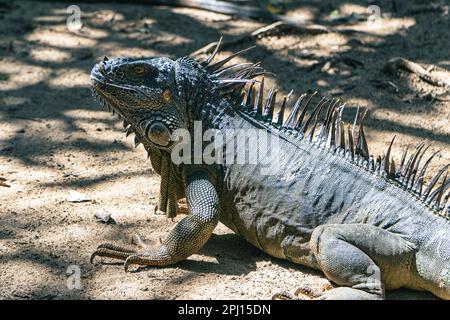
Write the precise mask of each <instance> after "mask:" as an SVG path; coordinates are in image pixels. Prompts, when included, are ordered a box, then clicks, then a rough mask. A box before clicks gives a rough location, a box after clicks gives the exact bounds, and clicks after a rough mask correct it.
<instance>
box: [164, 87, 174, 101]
mask: <svg viewBox="0 0 450 320" xmlns="http://www.w3.org/2000/svg"><path fill="white" fill-rule="evenodd" d="M163 98H164V101H165V102H169V101H170V99H172V95H171V94H170V90H169V89H166V90H164V92H163Z"/></svg>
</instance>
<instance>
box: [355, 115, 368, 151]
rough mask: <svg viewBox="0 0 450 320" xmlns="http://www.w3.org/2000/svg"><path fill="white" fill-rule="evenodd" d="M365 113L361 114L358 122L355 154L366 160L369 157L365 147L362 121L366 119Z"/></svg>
mask: <svg viewBox="0 0 450 320" xmlns="http://www.w3.org/2000/svg"><path fill="white" fill-rule="evenodd" d="M366 114H367V111H364V112H363V113H362V114H361V117H360V121H359V130H358V132H359V133H358V140H357V142H356V150H355V153H356V154H358V155H360V156H362V157H363V158H365V159H367V158H368V157H369V148H368V147H367V140H366V134H365V133H364V119H365V117H366Z"/></svg>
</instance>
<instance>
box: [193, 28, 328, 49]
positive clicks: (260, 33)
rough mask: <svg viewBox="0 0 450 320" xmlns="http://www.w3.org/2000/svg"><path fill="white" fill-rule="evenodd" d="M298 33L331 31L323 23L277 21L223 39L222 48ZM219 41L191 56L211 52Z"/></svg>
mask: <svg viewBox="0 0 450 320" xmlns="http://www.w3.org/2000/svg"><path fill="white" fill-rule="evenodd" d="M287 32H290V33H297V34H304V33H309V34H321V33H329V32H331V31H330V30H329V29H328V28H326V27H324V26H321V25H314V24H308V25H303V24H299V23H293V22H291V23H287V22H285V21H277V22H274V23H271V24H269V25H266V26H264V27H261V28H258V29H256V30H254V31H252V32H250V33H247V34H244V35H241V36H239V37H237V38H235V39H233V40H228V41H222V44H221V49H226V48H228V47H230V46H234V45H237V44H240V43H244V42H246V41H250V40H254V39H261V38H262V37H266V36H271V35H277V34H282V33H287ZM217 44H218V41H214V42H211V43H209V44H207V45H206V46H204V47H202V48H200V49H198V50H196V51H194V52H192V53H191V56H196V55H199V54H207V53H211V52H212V51H213V50H214V48H215V47H216V46H217Z"/></svg>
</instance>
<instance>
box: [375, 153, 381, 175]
mask: <svg viewBox="0 0 450 320" xmlns="http://www.w3.org/2000/svg"><path fill="white" fill-rule="evenodd" d="M380 168H381V156H378V157H377V161H376V164H375V173H376V174H379V173H380Z"/></svg>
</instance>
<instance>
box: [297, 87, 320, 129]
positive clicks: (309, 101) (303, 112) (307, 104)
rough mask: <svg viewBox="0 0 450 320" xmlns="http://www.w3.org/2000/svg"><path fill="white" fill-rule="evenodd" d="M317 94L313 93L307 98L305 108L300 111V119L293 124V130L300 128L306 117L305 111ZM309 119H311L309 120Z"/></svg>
mask: <svg viewBox="0 0 450 320" xmlns="http://www.w3.org/2000/svg"><path fill="white" fill-rule="evenodd" d="M316 94H317V91H314V92H313V93H312V94H311V95H310V96H309V98H308V100H307V101H306V103H305V106H304V107H303V109H302V112H301V113H300V117H299V118H298V120H297V122H296V124H295V128H300V127H301V126H302V123H303V119H304V118H305V115H306V111H307V110H308V108H309V106H310V104H311V101H312V99H313V97H314V96H315V95H316ZM310 119H311V118H310Z"/></svg>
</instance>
